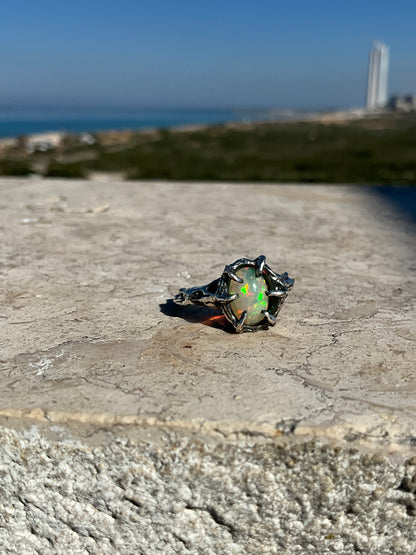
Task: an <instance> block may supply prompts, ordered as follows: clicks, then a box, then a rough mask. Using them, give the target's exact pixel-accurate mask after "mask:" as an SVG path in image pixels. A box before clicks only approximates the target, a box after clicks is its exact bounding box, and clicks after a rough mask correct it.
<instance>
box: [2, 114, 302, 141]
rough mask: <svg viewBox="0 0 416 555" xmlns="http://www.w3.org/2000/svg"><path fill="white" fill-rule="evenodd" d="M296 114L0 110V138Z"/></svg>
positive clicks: (262, 118)
mask: <svg viewBox="0 0 416 555" xmlns="http://www.w3.org/2000/svg"><path fill="white" fill-rule="evenodd" d="M294 118H295V112H292V111H291V110H287V111H281V112H276V111H270V110H266V109H229V108H223V109H209V108H207V109H168V108H166V109H125V108H120V109H114V108H111V109H108V108H105V109H101V108H100V109H96V108H19V109H18V108H14V107H10V108H7V107H6V108H1V107H0V137H1V138H7V137H18V136H20V135H30V134H34V133H47V132H65V133H83V132H91V133H93V132H96V131H107V130H124V129H131V130H140V129H146V128H171V127H175V126H184V125H197V124H201V125H203V124H223V123H227V122H252V121H263V120H269V119H279V120H289V119H294Z"/></svg>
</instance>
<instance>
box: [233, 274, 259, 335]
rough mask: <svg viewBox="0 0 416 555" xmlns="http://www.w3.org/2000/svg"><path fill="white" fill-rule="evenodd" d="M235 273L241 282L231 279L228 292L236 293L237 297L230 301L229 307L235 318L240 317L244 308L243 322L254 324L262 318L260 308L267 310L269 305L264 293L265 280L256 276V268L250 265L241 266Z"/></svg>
mask: <svg viewBox="0 0 416 555" xmlns="http://www.w3.org/2000/svg"><path fill="white" fill-rule="evenodd" d="M235 273H236V275H237V276H238V277H240V278H241V279H242V280H243V282H242V283H237V282H236V281H231V283H230V286H229V293H230V295H234V294H237V295H238V298H237V299H235V301H232V302H231V303H230V308H231V310H232V312H233V314H234V316H235V317H236V318H237V320H239V319H240V318H241V316H242V314H243V312H244V311H245V310H246V311H247V318H246V321H245V323H246V324H249V325H250V326H254V325H256V324H258V323H259V322H260V321H261V320H263V318H264V314H263V313H262V310H267V307H268V306H269V298H268V296H267V295H266V291H267V283H266V280H265V279H264V277H263V276H256V269H255V268H252V267H250V266H243V267H242V268H239V269H238V270H237V271H236V272H235Z"/></svg>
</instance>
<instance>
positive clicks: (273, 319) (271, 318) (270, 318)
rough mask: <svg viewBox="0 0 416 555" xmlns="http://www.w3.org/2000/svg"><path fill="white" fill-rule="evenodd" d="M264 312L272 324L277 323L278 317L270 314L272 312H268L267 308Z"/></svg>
mask: <svg viewBox="0 0 416 555" xmlns="http://www.w3.org/2000/svg"><path fill="white" fill-rule="evenodd" d="M263 314H264V316H265V317H266V319H267V321H268V322H269V324H270V325H271V326H274V325H275V323H276V318H275V317H274V316H273V314H270V312H268V311H267V310H263Z"/></svg>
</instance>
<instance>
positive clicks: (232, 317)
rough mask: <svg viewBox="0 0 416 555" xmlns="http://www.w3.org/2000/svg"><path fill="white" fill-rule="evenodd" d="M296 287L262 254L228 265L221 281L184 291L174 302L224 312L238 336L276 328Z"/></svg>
mask: <svg viewBox="0 0 416 555" xmlns="http://www.w3.org/2000/svg"><path fill="white" fill-rule="evenodd" d="M250 269H251V270H250ZM239 270H241V271H240V272H239ZM253 270H254V271H253ZM238 272H239V273H238ZM240 275H241V276H243V277H244V279H243V278H242V277H240ZM243 283H244V285H241V286H237V284H243ZM232 284H233V285H232ZM293 284H294V280H293V279H291V278H290V277H289V276H288V274H287V273H286V272H285V273H283V274H277V273H275V272H274V271H273V270H272V269H271V268H270V267H269V266H268V265H267V264H266V257H265V256H264V255H260V256H258V257H257V258H255V259H251V258H240V259H239V260H236V261H235V262H234V263H233V264H227V265H226V266H225V268H224V271H223V273H222V275H221V277H220V278H218V279H216V280H214V281H212V282H211V283H209V284H208V285H204V286H202V287H192V288H190V289H181V290H180V291H179V293H178V295H176V297H175V298H174V301H175V302H176V303H177V304H181V305H183V306H186V305H188V304H196V305H200V306H207V307H210V308H215V309H217V310H221V311H222V312H223V314H224V316H225V317H226V318H227V320H228V321H229V322H230V323H231V324H232V326H233V327H234V329H235V331H236V332H237V333H242V332H246V331H257V330H261V329H267V328H268V327H269V326H274V325H275V323H276V317H277V314H278V313H279V311H280V309H281V307H282V305H283V303H284V301H285V299H286V297H287V295H288V293H289V290H290V289H291V287H292V286H293ZM240 295H241V296H240ZM234 301H235V304H234V305H233V304H232V303H233V302H234ZM262 305H263V307H264V308H263V309H261V308H262ZM241 310H242V311H243V312H241Z"/></svg>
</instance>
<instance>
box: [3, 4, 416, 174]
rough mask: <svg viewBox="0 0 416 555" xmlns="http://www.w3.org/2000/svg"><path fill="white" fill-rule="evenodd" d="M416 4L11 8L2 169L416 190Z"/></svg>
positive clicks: (6, 20) (6, 26)
mask: <svg viewBox="0 0 416 555" xmlns="http://www.w3.org/2000/svg"><path fill="white" fill-rule="evenodd" d="M415 17H416V4H415V3H414V2H412V1H410V0H409V1H407V0H405V1H396V2H394V3H393V2H390V1H384V2H383V1H374V0H369V1H367V2H365V3H363V2H359V1H357V0H352V1H350V2H348V3H334V2H330V1H329V0H328V1H326V0H321V1H319V0H318V1H316V2H310V1H306V0H300V1H298V2H296V3H286V2H280V1H276V0H274V1H272V0H262V1H259V2H257V3H253V2H249V1H241V0H240V1H238V2H237V1H236V0H229V1H228V2H219V1H217V0H212V1H211V2H209V3H208V2H202V1H192V2H191V1H190V0H178V1H177V2H170V1H168V0H152V1H150V0H144V1H140V2H137V1H133V0H121V1H118V2H115V1H108V0H107V1H105V0H100V1H97V0H89V1H88V2H85V1H83V2H81V1H80V0H72V1H71V2H61V3H57V2H52V1H49V0H39V1H38V2H33V1H31V0H21V1H20V2H19V3H12V2H6V3H5V4H4V5H3V6H2V14H1V20H0V30H1V32H0V41H1V51H2V53H3V56H2V61H1V87H0V174H1V175H20V176H34V177H36V176H55V177H56V176H61V177H80V178H81V177H82V178H88V179H96V178H97V177H100V178H102V176H103V175H107V176H110V177H111V176H116V177H117V178H119V179H154V178H163V179H181V180H206V179H207V180H230V181H247V180H248V181H272V182H311V183H313V182H327V183H371V184H403V183H404V184H414V183H415V182H416V157H415V154H416V97H415V96H414V94H416V71H415V68H416V35H415V33H414V21H415Z"/></svg>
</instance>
